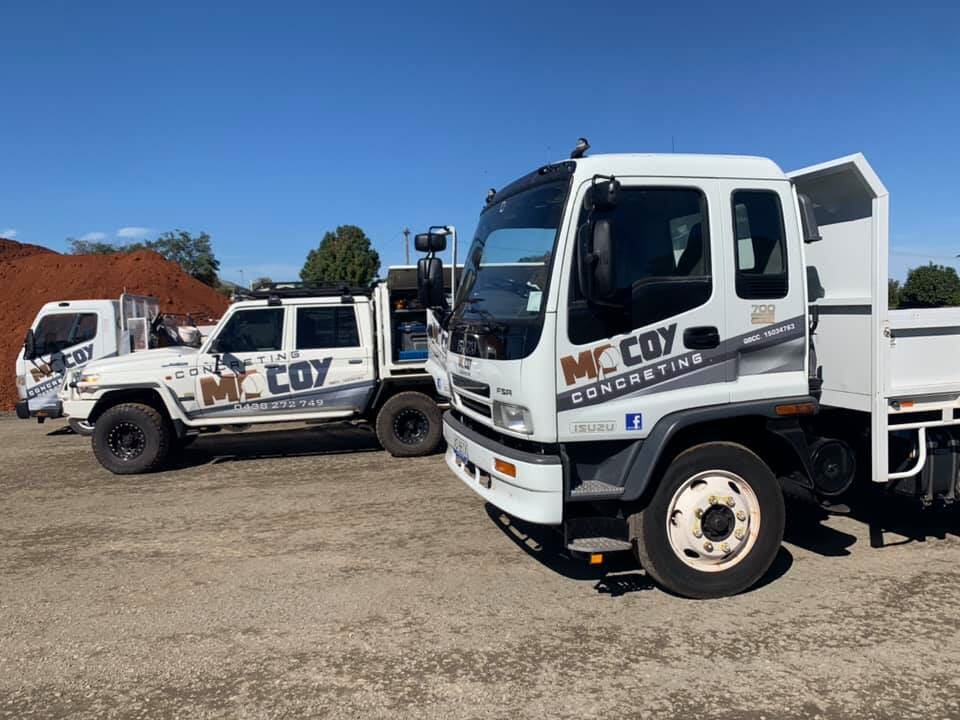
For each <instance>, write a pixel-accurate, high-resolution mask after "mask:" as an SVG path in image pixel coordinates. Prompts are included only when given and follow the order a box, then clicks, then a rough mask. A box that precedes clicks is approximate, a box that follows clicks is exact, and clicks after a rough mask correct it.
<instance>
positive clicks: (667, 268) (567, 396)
mask: <svg viewBox="0 0 960 720" xmlns="http://www.w3.org/2000/svg"><path fill="white" fill-rule="evenodd" d="M619 179H620V180H621V183H622V190H621V192H620V197H619V200H618V202H617V204H616V206H615V207H613V208H612V209H608V210H604V211H603V213H604V218H605V219H607V220H609V221H610V223H611V232H612V237H613V239H614V244H615V251H614V252H615V256H614V258H613V266H614V268H615V283H616V291H615V296H614V300H613V302H611V303H609V304H608V305H599V304H597V305H592V304H590V303H588V302H587V301H586V300H585V299H584V298H583V295H582V293H581V291H580V287H579V282H578V280H577V277H576V275H577V273H576V272H570V273H568V278H569V281H568V282H566V283H565V285H566V287H565V291H566V293H567V294H568V297H567V302H563V300H564V298H563V295H561V296H560V299H561V303H560V307H561V308H566V310H565V311H564V310H561V311H560V312H559V313H558V331H557V366H556V373H557V403H558V407H557V410H558V412H557V419H558V427H557V433H558V437H559V439H560V440H561V441H576V440H590V439H600V438H602V439H605V440H607V439H638V438H642V437H645V436H646V435H647V434H648V433H649V431H650V429H651V428H653V426H654V425H655V424H656V423H657V422H658V421H659V420H660V419H661V418H662V417H664V416H665V415H668V414H670V413H672V412H676V411H678V410H686V409H689V408H696V407H702V406H707V405H717V404H721V403H725V402H727V401H728V399H729V387H728V384H727V382H726V368H725V367H724V355H723V352H724V351H723V339H724V337H725V336H726V327H725V318H724V304H723V296H724V293H723V279H722V276H721V274H720V273H718V272H717V267H718V265H719V263H720V261H721V259H722V241H721V239H722V232H723V231H722V225H721V218H722V213H720V212H719V211H718V209H717V207H716V204H717V203H716V197H717V182H716V181H715V180H710V179H684V180H678V179H677V178H663V179H658V178H642V179H633V178H624V177H621V178H619ZM588 187H589V183H585V184H584V185H583V186H582V187H581V188H580V189H579V191H578V196H577V198H576V202H577V205H576V206H575V207H576V208H577V210H576V212H577V215H578V216H579V218H578V219H577V220H576V221H575V222H574V224H573V226H572V227H571V229H570V233H571V236H570V237H571V241H570V242H568V247H569V246H571V245H573V242H572V238H573V237H575V235H576V232H577V227H578V226H580V225H581V224H582V223H583V222H585V221H586V213H585V211H583V210H581V209H580V208H582V206H583V195H584V193H585V191H586V189H587V188H588ZM575 217H576V216H575ZM567 261H568V262H571V263H572V264H573V265H572V266H573V267H576V264H575V263H576V249H575V248H574V249H573V252H572V253H571V254H570V255H569V256H568V258H567Z"/></svg>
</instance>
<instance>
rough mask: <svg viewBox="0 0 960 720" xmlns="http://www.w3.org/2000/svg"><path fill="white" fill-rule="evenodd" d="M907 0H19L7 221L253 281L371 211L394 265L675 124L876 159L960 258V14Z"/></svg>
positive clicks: (899, 233)
mask: <svg viewBox="0 0 960 720" xmlns="http://www.w3.org/2000/svg"><path fill="white" fill-rule="evenodd" d="M668 5H669V6H671V7H665V6H668ZM674 5H675V7H673V6H674ZM890 5H891V7H892V6H893V3H890ZM897 5H898V6H899V8H900V9H897V10H893V9H891V10H886V9H884V7H883V5H882V4H878V3H877V2H872V3H870V4H866V3H863V4H859V6H858V4H857V3H851V2H836V1H835V0H834V1H833V2H830V3H819V2H816V1H814V2H807V3H800V4H792V5H790V4H786V5H785V4H782V3H781V4H776V3H770V2H727V3H717V2H710V3H696V2H692V3H682V4H672V3H655V4H654V3H643V2H636V1H635V0H634V1H633V2H617V1H613V0H611V1H610V2H606V3H604V2H600V3H585V2H582V1H580V2H561V1H555V2H549V3H547V2H543V3H536V2H531V3H520V2H512V3H499V2H492V1H490V2H484V3H466V4H461V3H451V2H444V3H436V4H433V3H417V2H409V3H390V4H369V3H363V2H354V3H338V4H336V5H333V4H326V3H317V2H304V3H288V2H272V3H263V2H257V3H245V2H236V3H232V4H231V6H230V7H229V8H228V4H227V3H213V2H206V3H204V2H179V1H173V2H165V3H144V2H129V3H117V4H113V3H111V4H109V5H107V4H100V3H97V2H87V3H69V2H62V3H18V4H14V3H4V4H3V7H2V9H0V25H2V27H3V28H4V29H3V38H4V40H3V45H2V60H0V93H2V111H0V152H2V154H0V235H2V234H3V232H4V231H9V230H13V231H15V232H16V239H18V240H21V241H23V242H32V243H38V244H42V245H47V246H49V247H53V248H55V249H64V248H65V243H64V239H65V238H66V237H68V236H73V237H81V236H85V235H90V234H95V235H91V237H99V235H96V234H102V235H103V237H105V238H106V239H109V240H116V239H117V236H118V234H119V235H123V236H127V237H136V236H139V235H144V234H145V235H147V236H152V235H153V234H155V233H156V232H159V231H162V230H167V229H172V228H183V229H188V230H192V231H200V230H206V231H207V232H209V233H210V234H211V235H212V237H213V240H214V247H215V250H216V252H217V254H218V256H219V257H220V259H221V263H222V274H223V275H224V277H226V278H227V279H232V280H237V279H239V277H240V272H239V271H240V270H243V271H244V276H245V279H246V280H247V281H249V280H250V279H251V278H252V277H254V276H257V275H260V274H268V275H270V276H272V277H273V278H274V279H284V278H290V277H294V276H295V275H296V274H297V272H298V271H299V268H300V266H301V265H302V263H303V259H304V257H305V256H306V253H307V251H308V250H309V249H310V248H312V247H314V246H315V245H316V244H317V243H318V242H319V240H320V238H321V237H322V235H323V233H324V231H326V230H328V229H332V228H334V227H335V226H337V225H338V224H344V223H353V224H357V225H360V226H361V227H362V228H364V230H366V232H367V234H368V235H370V237H371V238H373V240H374V242H375V245H376V247H377V248H378V250H379V251H380V253H381V257H382V259H383V261H384V264H390V263H396V262H399V261H402V259H403V239H402V235H401V234H400V231H401V230H402V229H403V227H404V226H409V227H410V228H411V229H413V230H414V231H416V230H417V229H423V228H425V227H426V226H427V225H429V224H431V223H454V224H456V225H457V226H458V227H459V228H460V230H461V233H462V234H463V235H465V236H467V237H469V235H470V234H471V233H472V231H473V228H474V226H475V223H476V218H477V213H478V211H479V209H480V207H481V205H482V201H483V196H484V193H485V191H486V189H487V188H488V187H490V186H502V185H504V184H505V183H507V182H508V181H510V180H512V179H514V178H515V177H517V176H519V175H521V174H523V173H525V172H527V171H529V170H531V169H533V168H534V167H536V166H537V165H540V164H542V163H545V162H547V161H550V160H555V159H559V158H562V157H565V156H566V154H567V153H568V151H569V149H570V148H571V147H572V145H573V142H574V141H575V139H576V137H577V136H579V135H586V136H587V137H589V138H590V140H591V142H592V144H593V148H594V151H596V152H604V151H606V152H627V151H643V152H646V151H653V152H658V151H659V152H669V151H670V149H671V138H673V139H674V142H675V146H676V149H677V150H678V151H682V152H719V153H746V154H756V155H767V156H769V157H772V158H773V159H774V160H776V161H777V162H778V163H779V164H780V165H781V167H783V168H785V169H792V168H796V167H800V166H803V165H808V164H813V163H815V162H820V161H822V160H825V159H828V158H831V157H836V156H838V155H843V154H848V153H851V152H855V151H862V152H864V154H866V156H867V158H868V159H869V160H870V161H871V163H872V164H873V165H874V167H875V168H876V169H877V171H878V173H879V174H880V176H881V178H882V179H883V180H884V182H885V183H886V185H887V187H888V188H889V189H890V192H891V203H892V211H891V212H892V219H891V236H892V244H893V249H892V254H891V271H892V274H894V275H895V276H900V275H902V274H903V273H904V270H905V268H906V267H907V266H911V265H916V264H920V263H923V262H926V261H927V260H929V259H933V260H937V261H939V262H954V261H953V257H954V256H955V255H956V254H957V253H958V252H960V203H958V201H957V196H958V192H960V182H958V181H957V175H956V172H955V168H957V167H960V140H958V135H957V133H958V128H960V120H958V118H960V91H958V88H960V46H958V44H957V32H958V30H960V10H958V9H957V7H956V6H954V7H950V5H949V4H948V3H941V4H940V6H941V7H934V6H925V5H924V4H923V3H921V2H915V3H911V4H910V5H909V9H903V6H902V4H899V3H898V4H897ZM8 234H9V233H8Z"/></svg>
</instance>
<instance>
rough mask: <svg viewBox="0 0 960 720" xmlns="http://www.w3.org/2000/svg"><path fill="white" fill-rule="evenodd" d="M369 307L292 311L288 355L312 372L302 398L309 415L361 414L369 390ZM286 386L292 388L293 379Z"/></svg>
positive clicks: (351, 305) (352, 305)
mask: <svg viewBox="0 0 960 720" xmlns="http://www.w3.org/2000/svg"><path fill="white" fill-rule="evenodd" d="M370 307H371V306H370V303H369V302H366V301H365V300H364V301H359V302H351V303H343V302H341V303H339V304H337V303H317V304H315V305H297V306H296V307H295V308H291V311H293V312H295V318H294V344H293V348H294V350H293V352H294V354H295V355H296V357H297V358H298V360H299V361H300V362H307V363H309V364H310V366H311V367H312V368H314V369H315V370H316V374H315V377H314V380H315V382H314V385H313V387H311V388H309V389H308V392H307V393H306V394H305V395H304V397H305V398H307V400H308V402H312V403H314V405H313V406H312V407H313V409H314V410H320V411H338V412H348V411H349V412H361V411H362V410H363V409H364V408H365V407H366V405H367V401H368V400H369V398H370V394H371V392H372V391H373V386H374V370H373V369H374V365H375V362H374V352H373V348H374V338H373V321H372V317H371V315H372V313H371V309H370ZM288 381H289V382H290V383H291V385H293V384H295V383H296V382H297V378H296V377H294V376H293V375H292V374H291V375H290V376H289V378H288Z"/></svg>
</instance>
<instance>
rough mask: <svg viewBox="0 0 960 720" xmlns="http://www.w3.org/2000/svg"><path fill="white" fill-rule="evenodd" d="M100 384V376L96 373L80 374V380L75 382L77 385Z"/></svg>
mask: <svg viewBox="0 0 960 720" xmlns="http://www.w3.org/2000/svg"><path fill="white" fill-rule="evenodd" d="M98 382H100V376H99V375H97V374H96V373H90V374H87V373H81V374H80V379H79V380H78V381H77V384H79V385H96V384H97V383H98Z"/></svg>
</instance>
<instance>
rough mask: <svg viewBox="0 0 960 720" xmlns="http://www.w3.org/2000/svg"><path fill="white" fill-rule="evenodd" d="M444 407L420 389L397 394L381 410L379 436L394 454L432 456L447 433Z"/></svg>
mask: <svg viewBox="0 0 960 720" xmlns="http://www.w3.org/2000/svg"><path fill="white" fill-rule="evenodd" d="M442 422H443V419H442V416H441V413H440V408H438V407H437V404H436V403H435V402H434V401H433V400H432V399H431V398H430V397H429V396H427V395H424V394H423V393H420V392H402V393H397V394H396V395H394V396H393V397H392V398H390V399H389V400H387V401H386V402H385V403H384V404H383V407H381V408H380V412H378V413H377V421H376V428H377V439H378V440H379V441H380V444H381V445H383V449H384V450H386V451H387V452H388V453H390V454H391V455H393V456H394V457H416V456H420V455H429V454H430V453H432V452H433V451H434V450H436V449H437V445H439V444H440V438H441V437H442V436H443V428H442V427H441V423H442Z"/></svg>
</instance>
